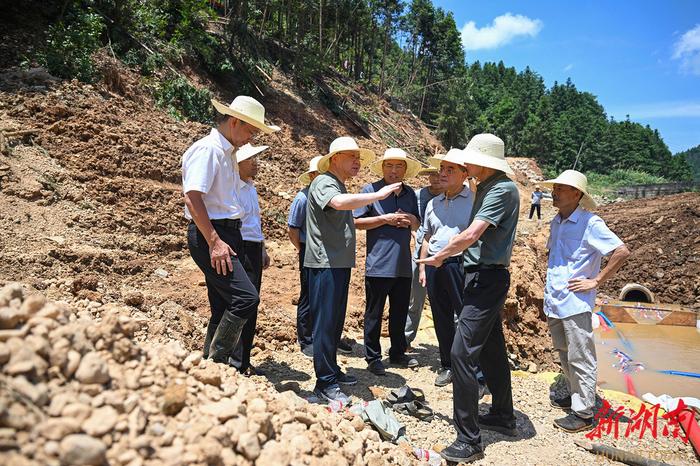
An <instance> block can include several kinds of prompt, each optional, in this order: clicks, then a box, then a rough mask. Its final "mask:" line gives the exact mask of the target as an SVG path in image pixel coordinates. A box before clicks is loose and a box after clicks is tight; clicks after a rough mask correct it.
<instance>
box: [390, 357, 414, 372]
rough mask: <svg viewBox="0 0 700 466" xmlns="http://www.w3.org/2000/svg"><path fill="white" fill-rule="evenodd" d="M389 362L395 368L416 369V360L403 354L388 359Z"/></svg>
mask: <svg viewBox="0 0 700 466" xmlns="http://www.w3.org/2000/svg"><path fill="white" fill-rule="evenodd" d="M389 362H390V363H391V364H394V365H396V366H400V367H408V368H409V369H410V368H413V367H418V360H417V359H416V358H412V357H410V356H407V355H405V354H402V355H401V356H396V357H394V358H391V357H390V358H389Z"/></svg>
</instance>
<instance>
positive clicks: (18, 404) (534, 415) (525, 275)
mask: <svg viewBox="0 0 700 466" xmlns="http://www.w3.org/2000/svg"><path fill="white" fill-rule="evenodd" d="M100 66H101V67H102V68H101V69H102V73H103V75H104V76H105V79H103V80H102V81H101V82H99V83H96V84H93V85H84V84H80V83H78V82H75V81H60V80H57V79H55V78H53V77H51V76H50V75H48V74H47V73H46V72H45V71H43V70H40V69H33V70H28V71H22V70H18V69H9V70H5V71H3V72H1V73H0V131H2V134H4V135H6V136H5V137H4V141H3V144H0V145H2V147H0V149H2V153H0V228H2V229H3V230H4V231H5V234H4V235H2V237H0V286H2V285H5V284H7V285H8V286H7V287H6V288H4V289H3V291H2V293H1V296H0V324H1V325H0V328H2V329H4V330H0V366H2V379H1V380H0V382H1V383H0V459H2V463H3V464H58V463H59V462H61V463H63V464H77V463H78V462H79V461H82V463H81V464H102V463H104V462H108V463H109V464H123V465H127V464H129V465H140V464H253V463H255V464H261V465H268V464H329V465H330V464H334V465H335V464H374V465H380V464H412V463H413V462H417V460H416V459H415V458H414V457H413V456H412V454H411V452H410V449H406V448H401V447H396V446H394V445H392V444H390V443H387V442H382V441H381V440H380V439H379V437H378V435H377V434H376V432H375V431H373V430H371V429H370V428H368V427H366V426H364V425H363V424H362V423H361V422H359V421H358V418H356V417H353V416H352V415H350V414H349V413H345V414H343V415H338V414H328V413H327V412H326V411H325V410H324V409H323V408H322V407H319V406H317V405H314V404H309V403H307V402H306V401H305V400H304V398H308V396H309V395H310V389H311V388H312V385H313V380H312V374H313V368H312V365H311V363H310V362H309V361H308V360H306V359H304V358H303V357H302V356H301V355H300V353H299V351H298V348H297V346H296V343H295V329H294V328H295V306H294V303H295V302H296V296H297V293H298V278H297V277H298V269H297V263H296V262H297V260H296V254H295V252H294V250H293V248H292V246H291V245H290V244H289V242H288V241H287V240H286V214H287V211H288V208H289V205H290V203H291V199H292V198H293V196H294V194H295V192H296V190H297V189H299V186H297V185H296V182H295V180H296V176H297V175H298V174H299V173H300V172H302V171H303V170H304V169H305V167H306V166H307V164H308V160H309V159H310V158H311V157H313V156H315V155H318V154H321V153H324V152H325V150H326V149H327V147H328V145H329V143H330V141H332V140H333V139H334V138H335V137H337V136H339V135H343V134H350V135H353V136H355V137H356V138H357V139H358V140H359V141H360V143H361V144H362V145H364V146H367V147H370V148H372V149H374V150H375V151H377V152H382V151H383V150H384V149H385V148H386V145H384V144H383V143H382V136H383V135H385V134H384V132H381V131H373V130H372V129H371V128H364V129H361V128H360V127H358V126H357V125H356V124H355V123H353V122H351V121H350V120H349V119H348V118H346V117H345V116H342V115H341V116H336V115H335V114H333V113H332V112H331V111H330V110H328V109H327V108H326V107H325V106H324V105H323V104H321V103H320V102H319V101H318V100H316V99H315V98H314V97H313V96H311V95H309V94H308V93H306V92H304V91H301V90H298V89H297V88H295V86H293V84H292V83H291V82H290V81H289V80H288V79H287V78H286V77H285V76H284V75H283V74H281V73H278V72H275V73H274V75H273V80H272V82H271V83H270V86H269V89H268V90H267V91H266V96H265V98H264V99H261V100H263V102H264V103H265V105H266V108H267V109H268V119H269V120H271V121H272V122H273V123H275V124H278V125H280V126H282V127H283V130H282V131H281V132H280V133H278V134H277V135H275V136H270V137H266V138H263V137H261V138H258V139H257V140H256V141H255V142H256V143H264V144H267V145H270V149H269V150H268V151H266V152H265V153H264V155H263V156H262V157H261V162H262V163H261V170H260V174H259V178H258V181H257V186H258V192H259V194H260V202H261V209H262V212H263V229H264V232H265V235H266V237H267V244H268V250H269V252H270V256H271V257H272V260H273V265H272V266H271V267H270V268H269V269H267V270H266V271H265V273H264V278H263V289H262V293H261V295H262V303H261V308H260V317H259V319H258V322H259V323H258V332H257V337H256V343H255V344H256V347H255V348H254V350H253V360H254V363H255V364H256V365H257V366H259V367H260V368H261V369H264V370H265V371H266V372H267V378H262V377H255V378H252V379H245V378H242V377H240V376H238V375H237V374H236V373H235V372H234V371H232V370H230V369H226V368H222V367H217V366H215V365H212V364H210V363H208V362H207V361H202V360H201V353H199V352H198V350H200V349H201V348H200V346H201V342H202V339H203V330H204V328H205V325H206V318H207V316H208V306H207V299H206V289H205V287H204V286H203V285H204V283H203V281H202V280H203V277H202V275H201V272H200V271H199V270H198V269H197V268H196V266H195V265H194V264H193V262H192V261H191V259H190V258H189V254H188V253H187V249H186V244H185V235H184V230H185V221H184V219H183V217H182V209H183V203H182V194H181V187H180V169H179V159H180V156H181V154H182V153H183V152H184V150H185V149H186V148H187V147H188V146H189V144H191V143H192V142H193V141H194V140H196V139H198V138H199V137H201V136H203V135H204V134H206V133H207V132H208V128H207V127H205V126H204V125H201V124H197V123H192V122H179V121H176V120H174V119H172V118H171V117H170V116H169V115H168V114H166V113H165V112H163V111H161V110H158V109H156V108H155V107H154V104H153V101H152V99H151V97H150V95H149V93H148V92H147V91H146V90H145V89H144V87H143V86H142V84H141V82H140V78H139V77H138V75H136V74H134V73H132V72H131V71H130V70H128V69H125V68H124V67H123V66H122V65H121V64H119V63H118V62H115V61H113V60H110V59H108V58H104V57H103V58H102V59H101V61H100ZM346 91H347V93H348V95H349V96H355V97H354V102H355V105H356V109H359V110H363V109H364V110H363V111H360V112H359V113H361V114H370V115H376V119H375V120H374V121H375V124H377V125H382V124H383V125H385V128H392V131H393V132H392V133H391V134H404V135H405V140H404V141H403V142H404V144H405V146H407V147H411V149H410V152H411V153H412V154H413V155H415V156H417V157H419V158H421V159H425V157H426V156H427V155H430V154H432V153H434V152H435V151H436V150H438V149H441V147H440V145H439V143H438V141H437V140H436V139H435V138H434V136H432V135H431V134H430V133H429V131H427V129H426V128H425V127H424V126H422V125H421V124H420V123H419V122H418V121H417V120H416V119H415V117H413V116H412V115H410V114H408V113H402V112H400V111H397V110H394V109H392V107H391V105H390V104H389V103H388V102H386V101H384V100H382V99H378V98H376V97H374V96H371V95H369V94H366V93H365V92H364V91H363V89H361V88H359V87H353V86H352V85H350V84H347V89H346ZM357 96H360V97H357ZM219 97H220V98H221V99H222V100H230V99H231V98H232V97H233V96H232V95H227V94H224V95H219ZM397 129H398V130H397ZM386 131H389V129H387V130H386ZM511 160H512V162H513V165H514V167H515V168H516V171H517V176H516V181H517V182H518V186H519V188H520V189H521V195H522V199H523V203H522V204H523V205H522V208H521V222H520V225H519V232H518V238H517V240H516V245H515V249H514V254H513V262H512V266H511V271H512V286H511V290H510V292H509V296H508V300H507V302H506V309H505V311H504V315H503V318H504V328H505V332H506V338H507V344H508V351H509V358H510V360H511V363H512V366H513V368H514V369H520V368H522V369H523V370H526V371H529V372H517V373H516V374H519V375H516V376H514V382H513V383H514V396H515V399H516V407H517V409H518V418H519V421H520V424H521V425H522V426H523V429H522V432H521V435H520V436H519V438H518V440H520V441H518V442H511V441H510V440H511V439H507V440H508V441H504V440H505V439H506V438H505V437H502V436H499V435H497V434H493V435H492V434H489V433H485V434H484V441H485V445H488V447H487V457H486V459H485V460H484V461H483V464H516V463H517V464H526V463H527V464H542V463H551V462H563V463H567V464H572V463H582V462H590V461H592V458H593V457H591V456H590V454H589V453H586V452H583V451H581V450H578V449H576V447H575V446H574V445H573V443H572V436H566V435H563V434H561V433H560V432H557V431H555V430H554V429H553V428H552V427H551V421H552V419H554V418H555V417H557V416H558V413H557V412H554V411H553V410H551V409H550V408H549V407H548V403H547V400H546V398H547V396H548V395H549V390H550V387H549V382H547V381H545V380H544V379H540V378H538V377H537V376H533V375H528V374H529V373H530V372H537V371H540V370H543V369H550V368H555V367H556V366H555V365H554V359H553V357H552V351H551V344H550V339H549V336H548V333H547V330H546V324H545V322H544V320H543V317H542V316H541V308H542V290H543V278H544V275H543V264H546V259H544V257H545V255H546V251H544V239H545V238H546V234H547V227H546V222H545V221H541V222H538V221H529V220H527V219H526V214H527V210H528V208H529V205H528V202H527V200H528V199H529V194H528V193H529V191H530V190H531V189H532V185H533V183H535V182H537V181H539V180H541V173H540V172H539V169H538V168H537V166H536V165H535V164H534V163H533V162H532V161H531V160H529V159H511ZM370 180H371V178H370V177H369V175H368V174H367V173H364V174H363V175H362V176H360V177H359V178H358V179H357V180H354V181H353V182H352V183H351V184H350V186H349V189H350V190H351V191H357V190H359V188H360V187H361V186H362V185H363V184H364V183H366V182H368V181H370ZM693 196H697V195H680V196H677V197H673V198H664V199H668V201H661V200H660V201H656V202H658V204H651V203H653V202H654V201H645V202H647V203H650V204H649V206H647V205H640V203H639V202H635V203H618V204H614V205H613V206H610V207H606V208H604V209H602V212H603V216H604V218H605V219H606V220H608V221H609V222H610V223H611V226H613V228H614V229H616V231H619V232H621V235H622V237H623V239H625V241H628V242H629V244H630V245H631V246H632V249H633V251H634V250H636V249H640V250H641V249H643V248H644V246H645V245H646V244H649V243H646V241H647V238H649V241H653V244H654V248H653V249H645V251H646V252H644V253H640V255H639V257H638V258H636V257H633V261H637V262H633V264H634V266H630V267H628V268H626V269H625V271H624V272H623V273H622V274H621V275H620V277H621V278H619V279H616V280H618V282H612V283H611V284H610V285H609V288H607V289H606V290H605V291H607V292H608V294H610V295H615V294H616V293H615V292H614V290H615V289H619V285H620V284H623V283H625V282H627V281H639V282H640V283H644V284H652V285H653V283H652V282H653V281H654V280H656V282H657V283H664V288H665V289H664V290H657V289H656V288H653V291H654V292H655V293H657V294H658V295H659V296H660V297H661V298H662V299H664V300H680V299H681V297H682V296H685V298H682V299H686V301H683V302H687V303H689V304H692V303H697V296H698V283H697V277H698V273H697V264H698V262H697V260H698V255H697V251H698V247H697V244H698V243H697V238H696V236H697V235H692V234H690V232H692V231H694V230H693V229H692V227H694V228H695V230H697V205H698V203H697V197H693ZM663 202H668V203H669V205H665V207H662V206H663V205H664V204H663ZM627 204H629V205H630V206H634V209H639V214H634V215H642V214H644V213H646V214H645V215H647V218H646V219H645V221H639V219H638V218H637V217H635V216H634V215H633V214H631V213H629V212H637V211H636V210H631V211H628V210H627V208H626V205H627ZM606 209H607V210H606ZM553 213H554V211H553V209H552V208H551V205H545V208H544V214H545V215H544V218H545V219H547V218H551V216H552V215H553ZM661 216H663V220H660V221H659V220H658V219H659V217H661ZM635 222H637V223H635ZM645 222H646V223H645ZM684 229H685V230H684ZM672 234H673V235H675V236H671V235H672ZM653 235H657V236H653ZM665 235H668V241H667V240H666V239H665V238H666V236H665ZM689 237H690V238H689ZM676 242H677V245H676ZM657 248H659V249H660V250H661V251H662V252H661V253H659V254H663V255H664V257H665V259H664V260H663V261H660V260H655V262H653V263H652V264H649V265H648V267H649V268H648V269H646V268H644V258H651V257H656V256H655V254H656V253H657V252H658V250H657ZM363 257H364V235H362V234H360V235H359V244H358V264H359V266H358V268H357V269H356V270H355V271H354V272H353V278H352V282H351V290H350V300H349V301H350V302H349V308H348V317H347V320H346V329H345V336H346V337H347V338H348V339H349V340H350V341H351V342H352V343H353V344H354V345H353V346H354V352H353V355H351V356H343V357H342V358H341V360H340V362H341V365H342V366H343V367H345V368H346V369H349V370H350V372H351V373H354V374H355V375H357V376H358V378H359V379H360V383H359V384H358V386H357V387H354V388H353V389H352V390H351V394H352V395H354V396H355V397H357V398H362V399H365V400H369V399H372V398H373V397H380V396H381V395H382V393H385V392H386V390H388V389H393V388H396V387H399V386H400V385H402V384H404V383H409V384H410V385H411V386H417V387H421V388H423V389H424V390H425V391H426V394H427V396H428V399H429V400H430V401H431V403H432V405H433V407H434V408H435V409H436V413H437V414H438V415H437V419H436V420H435V421H433V422H432V423H421V422H418V421H415V420H414V419H413V418H408V417H405V416H402V415H399V419H400V420H401V421H402V422H404V423H406V424H407V432H408V435H409V437H410V438H411V439H412V440H413V441H414V444H415V446H420V447H424V448H435V449H439V448H440V447H441V446H444V445H445V444H448V443H449V442H450V441H451V440H452V439H453V435H454V434H453V428H452V427H451V424H450V418H451V399H452V393H451V391H452V389H451V387H447V388H443V389H438V388H436V387H434V386H433V385H432V380H433V379H434V370H435V369H436V368H437V367H436V366H437V364H438V362H437V359H436V358H437V348H436V342H435V341H434V340H433V339H431V338H430V337H429V335H430V332H429V329H428V331H427V332H424V333H422V334H421V337H420V338H419V340H418V341H417V344H416V356H417V357H418V359H419V361H421V363H422V365H421V367H420V368H419V369H418V370H407V369H395V368H392V369H391V370H390V374H389V375H388V376H387V377H386V378H384V379H378V378H376V377H374V376H372V375H371V374H370V373H368V372H367V371H366V365H365V364H364V360H363V359H362V345H361V343H359V342H358V340H361V336H362V314H363V309H364V286H363V280H362V272H363V270H362V266H361V264H362V263H363ZM681 259H682V261H681ZM543 260H545V262H543ZM693 267H694V268H693ZM637 272H640V273H643V274H644V275H637ZM659 273H663V274H664V276H665V277H667V278H666V281H664V282H658V280H660V279H661V278H659V277H658V275H659ZM674 274H675V275H676V277H675V278H674ZM681 274H683V275H681ZM678 276H682V277H683V278H680V279H679V278H678ZM654 277H655V278H654ZM15 282H19V283H22V284H23V285H22V287H19V286H17V285H12V283H15ZM674 287H676V288H674ZM674 290H675V291H674ZM425 312H426V314H429V310H428V309H426V311H425ZM369 386H372V387H375V388H373V389H372V391H369V390H368V387H369ZM487 401H488V398H487ZM545 406H546V408H543V407H545ZM535 433H537V435H535ZM574 437H576V438H581V437H582V435H579V436H574ZM658 442H661V441H660V440H659V441H658ZM621 444H622V446H626V447H628V449H635V448H636V451H637V452H640V451H642V450H644V449H646V450H649V449H653V448H655V447H654V445H656V444H654V443H649V442H647V443H644V442H643V441H640V442H638V444H634V443H629V444H625V442H621ZM659 448H665V449H667V450H668V451H671V452H672V453H673V455H675V456H673V458H672V461H671V462H674V461H675V463H677V464H684V463H686V462H692V461H693V457H692V453H691V452H690V450H689V447H688V446H686V445H684V444H682V443H680V442H678V441H677V440H675V439H674V442H670V441H669V442H666V443H660V444H659ZM538 458H539V459H538ZM5 459H7V460H8V461H5Z"/></svg>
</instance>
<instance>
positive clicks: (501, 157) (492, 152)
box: [464, 133, 515, 175]
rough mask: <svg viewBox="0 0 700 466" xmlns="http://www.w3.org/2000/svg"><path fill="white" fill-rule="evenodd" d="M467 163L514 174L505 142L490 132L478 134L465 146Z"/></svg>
mask: <svg viewBox="0 0 700 466" xmlns="http://www.w3.org/2000/svg"><path fill="white" fill-rule="evenodd" d="M464 155H465V156H466V158H467V161H466V163H470V164H472V165H479V166H480V167H486V168H493V169H494V170H500V171H502V172H505V173H507V174H509V175H514V174H515V173H513V169H512V168H510V165H508V162H506V155H505V144H503V140H502V139H501V138H499V137H498V136H496V135H493V134H489V133H482V134H477V135H476V136H474V137H473V138H472V139H471V141H469V143H468V144H467V147H465V148H464Z"/></svg>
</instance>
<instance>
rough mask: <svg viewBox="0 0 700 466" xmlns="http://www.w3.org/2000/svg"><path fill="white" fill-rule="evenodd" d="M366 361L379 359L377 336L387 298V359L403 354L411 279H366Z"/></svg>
mask: <svg viewBox="0 0 700 466" xmlns="http://www.w3.org/2000/svg"><path fill="white" fill-rule="evenodd" d="M365 297H366V301H367V304H366V306H365V359H367V362H372V361H374V360H376V359H381V358H382V347H381V345H380V344H379V337H380V336H381V330H382V314H383V313H384V305H385V304H386V298H387V297H389V339H390V340H391V348H389V358H390V359H391V358H396V357H399V356H401V355H403V354H404V353H405V352H406V335H405V334H404V329H405V328H406V316H407V315H408V304H409V302H410V300H411V277H401V278H384V277H365Z"/></svg>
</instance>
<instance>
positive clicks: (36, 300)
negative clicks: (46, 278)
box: [20, 294, 46, 315]
mask: <svg viewBox="0 0 700 466" xmlns="http://www.w3.org/2000/svg"><path fill="white" fill-rule="evenodd" d="M44 304H46V298H45V297H44V295H41V294H33V295H30V296H28V297H27V299H25V300H24V302H23V303H22V307H21V308H20V310H21V311H22V312H25V313H27V315H33V314H36V313H37V312H39V310H40V309H41V308H42V307H44Z"/></svg>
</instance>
